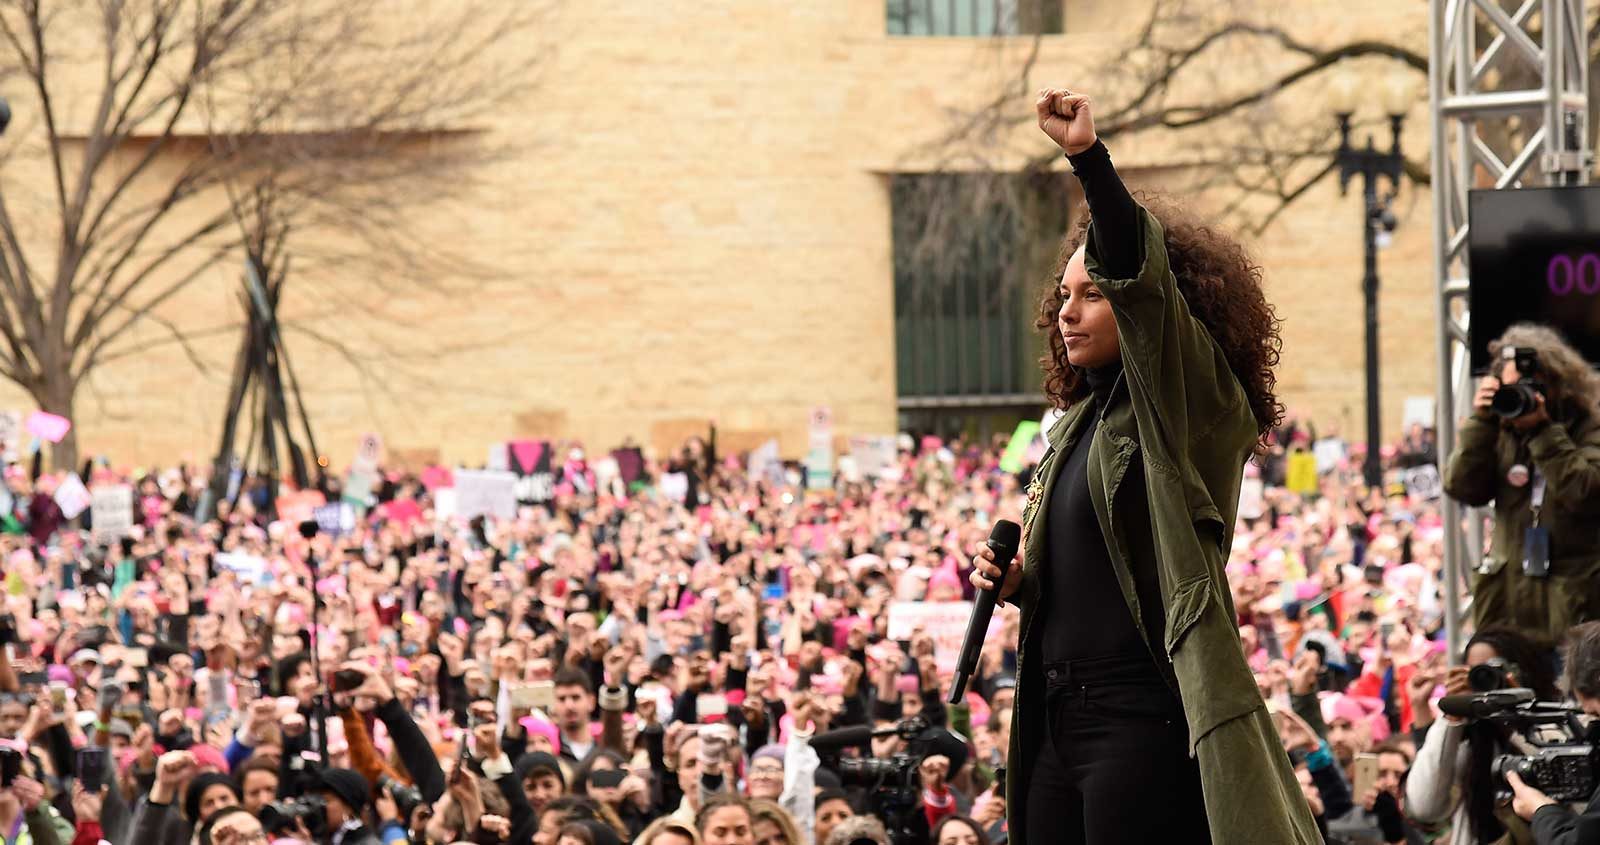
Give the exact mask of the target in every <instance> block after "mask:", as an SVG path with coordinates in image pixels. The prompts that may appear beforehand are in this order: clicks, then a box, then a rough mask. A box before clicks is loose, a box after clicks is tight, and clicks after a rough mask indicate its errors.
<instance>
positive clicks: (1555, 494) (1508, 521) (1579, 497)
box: [1444, 323, 1600, 642]
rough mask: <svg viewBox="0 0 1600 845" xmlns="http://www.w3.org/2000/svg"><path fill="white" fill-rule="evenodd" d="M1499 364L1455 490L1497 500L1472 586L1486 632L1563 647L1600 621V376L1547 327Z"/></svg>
mask: <svg viewBox="0 0 1600 845" xmlns="http://www.w3.org/2000/svg"><path fill="white" fill-rule="evenodd" d="M1489 354H1490V357H1491V359H1492V360H1493V361H1494V367H1495V369H1494V371H1493V372H1492V373H1491V374H1489V375H1488V376H1486V377H1484V378H1483V379H1482V381H1480V382H1479V384H1478V391H1477V394H1476V395H1475V396H1474V397H1473V402H1472V408H1473V410H1472V415H1471V416H1470V417H1468V418H1467V420H1466V421H1464V422H1463V423H1462V425H1461V431H1460V438H1461V439H1460V442H1459V443H1458V444H1457V446H1456V450H1455V453H1454V454H1452V455H1451V456H1450V462H1449V465H1448V466H1447V467H1446V468H1445V473H1444V489H1445V492H1446V493H1448V494H1450V496H1451V497H1453V498H1455V499H1457V500H1459V501H1461V502H1463V503H1465V504H1468V505H1474V506H1480V507H1481V506H1483V505H1487V504H1489V502H1491V501H1492V502H1494V510H1495V514H1494V516H1495V519H1494V543H1493V546H1492V548H1491V549H1490V552H1489V555H1488V556H1487V557H1486V558H1485V559H1484V560H1483V562H1482V563H1481V564H1480V565H1479V567H1478V569H1477V575H1476V577H1475V578H1474V580H1473V585H1472V593H1473V601H1472V612H1473V618H1474V621H1475V622H1476V625H1477V627H1478V628H1479V629H1482V628H1484V627H1487V626H1489V625H1493V624H1505V625H1511V626H1513V627H1516V628H1519V629H1521V630H1524V631H1533V632H1540V633H1542V634H1543V635H1545V636H1546V637H1548V638H1549V639H1550V640H1551V641H1552V642H1553V641H1556V640H1558V639H1560V637H1561V634H1562V633H1563V632H1564V631H1566V630H1567V628H1569V627H1571V626H1573V625H1576V624H1577V623H1579V622H1585V621H1588V620H1590V619H1595V618H1600V606H1597V604H1600V599H1597V598H1596V592H1595V591H1594V589H1593V585H1594V584H1595V583H1596V581H1597V579H1600V534H1597V533H1596V532H1595V530H1594V525H1595V522H1596V521H1597V520H1600V495H1597V493H1600V404H1597V403H1600V374H1596V372H1595V371H1594V370H1593V369H1592V368H1591V367H1590V366H1589V365H1588V363H1587V362H1585V361H1584V359H1583V356H1581V355H1579V354H1578V353H1577V352H1576V351H1574V350H1573V349H1572V347H1570V346H1568V345H1567V344H1566V342H1565V341H1563V340H1562V339H1561V336H1560V335H1558V334H1557V333H1556V332H1554V331H1552V330H1551V329H1549V328H1546V327H1543V326H1535V325H1530V324H1526V323H1519V324H1517V325H1514V326H1512V327H1511V328H1509V329H1507V330H1506V332H1505V334H1504V335H1502V336H1501V337H1500V338H1499V339H1498V340H1495V341H1494V342H1493V343H1491V344H1490V345H1489Z"/></svg>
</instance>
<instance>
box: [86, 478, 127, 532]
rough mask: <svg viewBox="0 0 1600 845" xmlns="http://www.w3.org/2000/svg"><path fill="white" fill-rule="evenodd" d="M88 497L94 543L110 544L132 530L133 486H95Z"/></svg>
mask: <svg viewBox="0 0 1600 845" xmlns="http://www.w3.org/2000/svg"><path fill="white" fill-rule="evenodd" d="M89 495H90V503H89V516H90V519H91V521H93V522H94V539H95V542H97V543H111V542H114V541H115V540H117V539H118V538H120V537H125V536H127V535H128V533H129V532H131V531H132V530H133V485H131V484H97V485H95V488H94V489H93V490H90V491H89Z"/></svg>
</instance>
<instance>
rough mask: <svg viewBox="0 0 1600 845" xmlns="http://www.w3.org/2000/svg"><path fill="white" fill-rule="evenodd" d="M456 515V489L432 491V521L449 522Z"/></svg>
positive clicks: (445, 488) (446, 488)
mask: <svg viewBox="0 0 1600 845" xmlns="http://www.w3.org/2000/svg"><path fill="white" fill-rule="evenodd" d="M455 515H456V488H454V487H440V488H437V489H435V490H434V491H433V520H434V521H435V522H449V521H450V520H451V519H452V518H454V517H455Z"/></svg>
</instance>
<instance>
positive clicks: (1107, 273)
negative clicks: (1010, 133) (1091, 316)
mask: <svg viewBox="0 0 1600 845" xmlns="http://www.w3.org/2000/svg"><path fill="white" fill-rule="evenodd" d="M1037 106H1038V111H1039V127H1040V128H1041V129H1043V130H1044V132H1045V134H1047V135H1049V136H1050V138H1051V139H1052V140H1054V141H1055V142H1056V143H1057V144H1058V145H1059V146H1061V148H1062V149H1063V150H1065V151H1066V152H1067V155H1068V156H1069V157H1072V158H1073V160H1074V164H1075V165H1076V164H1077V163H1078V160H1079V159H1081V160H1082V162H1083V167H1084V171H1083V173H1081V174H1080V175H1079V180H1080V181H1082V182H1084V191H1085V194H1086V195H1088V194H1089V193H1090V192H1091V191H1092V192H1093V194H1094V196H1095V199H1093V200H1091V203H1092V205H1091V209H1090V217H1091V224H1090V231H1089V240H1088V242H1087V247H1086V249H1085V256H1084V257H1085V267H1086V269H1087V270H1088V272H1089V276H1090V278H1091V279H1093V280H1094V283H1095V286H1096V287H1097V288H1098V289H1099V291H1100V293H1101V294H1102V295H1103V296H1105V298H1106V300H1107V301H1108V302H1110V304H1111V310H1112V313H1113V314H1114V315H1115V317H1116V322H1117V332H1118V340H1119V344H1120V346H1121V347H1122V364H1123V367H1124V369H1125V371H1126V372H1127V374H1128V378H1129V381H1130V383H1131V384H1132V386H1133V388H1134V389H1133V391H1132V392H1133V395H1134V403H1135V409H1136V411H1137V412H1138V414H1139V415H1140V417H1148V418H1149V419H1150V420H1151V421H1152V422H1153V423H1154V424H1155V429H1156V432H1157V433H1158V434H1159V435H1160V439H1161V440H1162V441H1163V443H1162V448H1161V450H1160V451H1159V452H1158V453H1157V454H1160V453H1166V454H1170V455H1175V456H1176V455H1191V456H1192V455H1195V454H1197V450H1196V449H1195V448H1193V447H1194V446H1196V445H1197V443H1198V442H1199V441H1200V440H1202V439H1205V440H1206V441H1207V442H1209V443H1211V444H1215V446H1216V448H1215V449H1212V450H1210V452H1211V453H1214V454H1215V455H1216V458H1217V459H1218V460H1221V459H1223V458H1225V459H1226V460H1227V461H1228V462H1229V463H1232V462H1233V461H1234V460H1235V459H1236V458H1237V457H1238V454H1237V453H1238V451H1239V450H1242V449H1245V448H1247V447H1248V446H1249V445H1250V443H1251V442H1253V441H1254V440H1255V438H1256V436H1257V429H1256V422H1255V418H1254V416H1253V414H1252V413H1251V410H1250V405H1249V403H1248V402H1247V401H1245V392H1244V388H1243V386H1242V385H1240V383H1239V379H1238V378H1237V377H1235V376H1234V374H1233V372H1232V370H1231V369H1230V367H1229V365H1228V362H1227V359H1226V358H1224V357H1223V354H1222V350H1221V348H1220V347H1219V346H1218V345H1217V343H1216V341H1215V340H1214V339H1213V338H1212V337H1211V333H1210V332H1209V331H1207V330H1206V328H1205V326H1203V325H1201V323H1200V321H1199V320H1197V319H1195V317H1194V316H1193V314H1192V313H1191V312H1190V311H1189V305H1188V303H1187V302H1186V301H1185V300H1184V298H1183V295H1182V293H1180V292H1179V290H1178V282H1177V279H1176V278H1175V277H1174V276H1173V273H1172V268H1171V266H1170V265H1169V263H1168V259H1167V250H1166V240H1165V235H1164V232H1163V229H1162V226H1161V223H1160V222H1159V221H1157V220H1156V218H1155V217H1154V216H1153V215H1151V214H1150V213H1149V212H1148V211H1145V210H1144V209H1141V208H1138V206H1137V204H1135V205H1134V208H1135V209H1136V211H1135V214H1136V217H1137V221H1138V222H1137V223H1136V224H1135V223H1130V222H1129V221H1128V219H1127V206H1128V204H1129V203H1131V202H1132V200H1131V198H1129V199H1125V198H1123V195H1125V194H1126V193H1127V189H1126V188H1125V187H1122V184H1121V180H1120V178H1119V177H1117V175H1116V170H1115V169H1114V168H1113V167H1112V166H1111V160H1110V156H1109V155H1104V154H1102V153H1101V152H1099V151H1097V150H1096V149H1095V148H1096V147H1097V146H1098V145H1099V141H1098V137H1097V136H1096V134H1095V129H1094V118H1093V116H1092V115H1091V113H1090V105H1089V98H1088V97H1085V96H1083V95H1082V94H1069V93H1067V92H1064V91H1046V92H1045V94H1044V95H1043V96H1041V97H1040V99H1039V102H1038V104H1037ZM1113 229H1115V231H1113ZM1101 230H1104V231H1101ZM1130 237H1132V238H1136V239H1137V244H1138V256H1137V258H1136V259H1133V260H1130V259H1129V258H1128V256H1127V254H1126V253H1127V248H1126V240H1127V239H1128V238H1130ZM1141 404H1146V405H1152V406H1153V407H1140V405H1141ZM1155 445H1156V444H1148V447H1149V448H1154V447H1155Z"/></svg>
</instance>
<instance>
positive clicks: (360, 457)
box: [351, 434, 383, 473]
mask: <svg viewBox="0 0 1600 845" xmlns="http://www.w3.org/2000/svg"><path fill="white" fill-rule="evenodd" d="M382 455H383V438H382V437H379V436H378V435H376V434H363V435H361V440H360V441H359V442H357V443H356V458H355V461H354V462H352V464H351V466H352V467H353V468H354V469H357V470H361V471H363V472H369V473H371V472H377V470H378V458H379V457H381V456H382Z"/></svg>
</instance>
